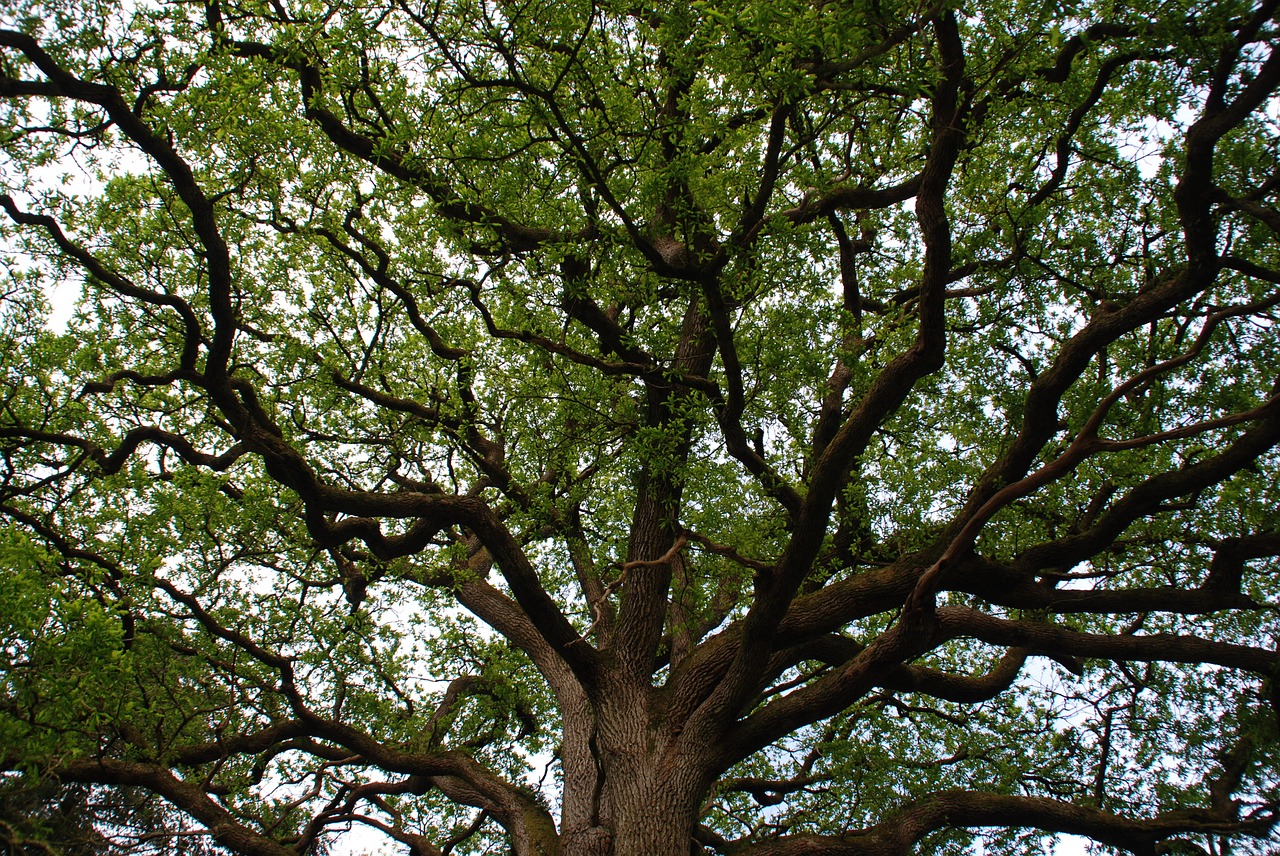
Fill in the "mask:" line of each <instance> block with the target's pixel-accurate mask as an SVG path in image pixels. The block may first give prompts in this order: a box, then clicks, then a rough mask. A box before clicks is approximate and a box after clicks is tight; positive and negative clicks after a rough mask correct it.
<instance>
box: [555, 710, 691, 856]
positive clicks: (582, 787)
mask: <svg viewBox="0 0 1280 856" xmlns="http://www.w3.org/2000/svg"><path fill="white" fill-rule="evenodd" d="M651 701H652V699H651V698H650V693H649V692H646V691H645V690H643V689H641V690H636V691H632V692H626V691H618V692H612V693H609V694H608V695H607V701H604V702H603V703H602V705H601V706H599V707H597V708H595V709H594V710H592V709H590V708H586V709H583V708H579V709H578V710H575V711H573V714H576V715H568V714H569V712H568V711H566V714H567V715H566V717H565V738H566V739H565V754H564V758H563V764H564V769H565V771H566V773H568V771H569V770H570V769H573V770H576V771H578V772H579V775H577V776H569V775H566V781H565V792H564V808H563V815H562V821H561V823H562V827H561V828H562V842H563V848H564V856H689V853H690V850H691V849H692V847H693V839H692V833H693V830H694V828H695V826H696V824H697V821H698V817H699V813H700V809H701V805H702V800H703V797H704V796H705V794H706V789H707V779H708V774H707V767H708V762H707V757H706V755H707V754H709V753H703V754H700V755H690V754H689V753H688V752H684V753H677V752H676V751H675V750H674V749H672V745H673V743H675V741H674V739H673V736H674V735H672V734H670V733H669V729H667V728H665V727H663V726H662V725H660V724H656V723H658V722H659V721H660V718H655V717H653V716H652V715H651ZM583 713H586V714H587V715H588V716H590V719H589V721H584V720H582V719H579V716H580V715H581V714H583ZM592 714H594V715H592ZM584 725H585V726H587V727H586V728H584ZM588 730H589V731H590V733H589V734H586V735H585V739H584V732H586V731H588ZM584 756H585V757H584ZM584 769H585V770H586V772H587V775H585V776H583V775H581V773H582V771H583V770H584Z"/></svg>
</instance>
